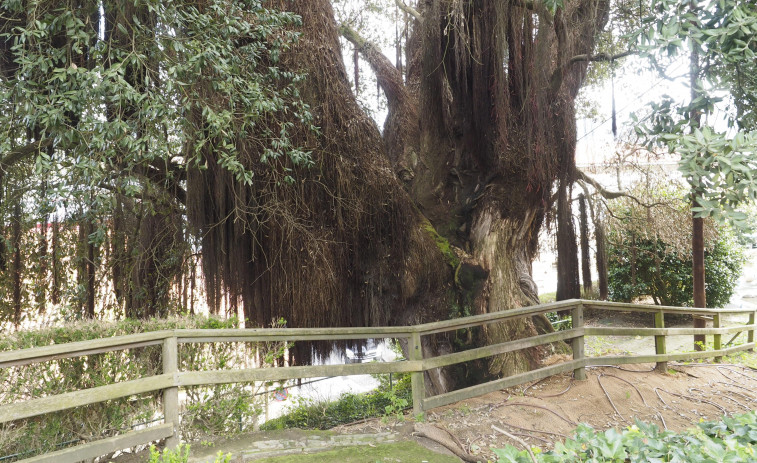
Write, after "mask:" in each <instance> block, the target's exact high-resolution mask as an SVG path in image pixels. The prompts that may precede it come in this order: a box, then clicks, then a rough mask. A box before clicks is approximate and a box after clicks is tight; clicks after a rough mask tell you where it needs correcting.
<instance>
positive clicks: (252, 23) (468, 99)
mask: <svg viewBox="0 0 757 463" xmlns="http://www.w3.org/2000/svg"><path fill="white" fill-rule="evenodd" d="M16 3H18V2H10V1H9V0H6V1H5V2H4V5H6V6H8V5H11V6H13V5H16ZM22 3H23V2H22ZM31 3H34V2H31ZM70 3H71V2H63V1H61V5H63V6H61V7H60V8H61V9H63V10H65V11H68V12H69V13H70V14H71V15H73V21H72V24H73V25H74V26H78V27H79V29H86V28H89V29H90V34H89V36H88V37H90V39H91V40H92V41H93V43H92V44H90V45H89V48H87V47H85V48H83V49H84V50H88V52H86V51H82V52H81V53H80V55H81V59H83V60H84V61H82V62H81V63H80V62H78V61H77V62H74V61H72V59H79V58H77V57H78V56H79V54H77V53H78V52H77V50H80V51H81V50H82V44H81V43H80V42H77V41H76V40H77V39H76V37H79V36H80V35H81V34H78V32H77V29H76V27H74V26H71V27H69V26H67V25H66V24H67V23H66V22H65V21H62V22H53V23H54V24H57V25H58V26H59V27H60V28H63V30H65V31H66V40H65V41H64V42H66V43H65V44H64V46H63V50H71V51H73V54H72V53H68V54H66V53H61V54H60V55H59V62H55V63H52V64H53V68H54V70H53V71H52V75H53V76H54V77H55V78H59V79H60V80H61V81H63V82H65V83H67V84H69V85H70V86H71V87H73V89H74V90H75V91H76V92H79V93H78V94H75V95H74V97H71V96H67V95H68V94H67V93H65V91H63V90H70V89H62V90H61V91H56V92H54V95H56V97H58V98H60V99H61V101H62V103H64V104H69V106H71V107H72V108H73V111H72V113H75V114H78V115H81V116H82V118H78V116H77V117H74V118H73V119H71V120H66V119H64V118H58V119H55V120H56V121H58V122H59V124H58V125H55V124H51V123H49V121H48V120H47V119H43V118H40V117H34V118H33V120H34V121H35V124H36V125H37V126H39V127H41V130H40V132H39V133H38V134H37V135H34V134H32V136H31V137H30V141H31V143H29V144H27V145H25V146H24V147H22V148H17V147H15V142H14V144H13V145H14V146H5V145H4V147H3V149H4V157H3V162H5V161H12V160H14V159H16V158H18V157H20V156H31V154H36V157H37V159H41V160H42V161H45V159H46V158H45V156H43V154H44V150H45V149H47V147H49V146H51V145H54V146H55V151H54V152H55V156H54V157H53V161H55V160H56V159H60V158H63V159H66V160H68V161H69V164H66V166H67V167H66V168H67V169H74V167H76V166H74V167H71V163H70V160H71V159H80V157H84V158H86V156H87V155H91V153H93V152H95V153H97V156H96V157H95V158H94V162H92V165H90V166H88V167H87V168H84V169H79V170H77V172H86V173H89V174H93V175H92V176H90V177H87V178H86V182H87V183H86V185H89V187H90V188H94V189H95V190H96V191H97V194H96V195H95V194H94V193H92V192H91V191H90V190H88V193H87V194H89V195H90V196H87V194H83V195H81V196H80V197H83V198H84V197H91V196H93V195H94V196H99V195H100V194H103V192H110V193H112V192H114V191H115V194H110V193H109V194H108V195H107V198H109V202H108V204H109V206H108V207H109V209H108V211H110V212H108V214H110V215H109V216H108V217H112V219H110V218H109V219H108V221H107V223H110V224H112V228H113V230H112V231H111V232H109V233H107V234H105V236H106V237H110V238H109V239H112V241H113V242H112V243H111V246H110V247H111V248H112V252H111V254H112V255H113V256H122V258H121V259H120V260H118V261H119V262H126V263H128V267H129V268H130V270H129V269H126V268H122V267H119V266H118V265H114V266H113V267H112V270H113V278H114V280H118V279H119V278H118V277H116V276H115V273H116V271H118V272H119V275H127V274H128V275H131V276H130V278H129V280H128V281H129V282H130V283H129V285H126V286H122V287H121V288H116V292H117V293H118V292H119V291H120V292H121V295H120V296H119V297H121V298H124V297H127V296H125V295H124V293H127V292H128V291H133V290H134V289H139V290H140V291H143V292H144V291H146V290H148V289H149V288H148V287H145V285H144V284H143V283H144V282H145V281H149V280H150V279H151V278H154V275H165V274H171V273H172V272H174V271H175V270H174V267H171V268H164V267H160V264H161V263H163V262H166V261H170V259H171V254H170V253H167V252H166V251H165V250H166V249H167V248H173V247H175V246H176V245H177V244H175V243H177V242H181V241H182V236H183V235H182V233H181V229H180V228H172V226H171V224H173V223H175V222H176V220H179V219H180V218H181V217H182V212H183V211H184V206H186V215H187V217H188V219H189V221H188V222H189V229H190V230H191V231H193V232H195V233H196V235H197V236H198V237H199V238H200V240H201V249H202V264H203V269H204V272H205V281H206V283H207V287H208V288H207V289H208V296H209V303H210V305H211V306H212V307H217V306H218V305H219V304H220V301H221V300H223V299H226V300H228V301H229V302H230V303H231V305H232V306H237V305H241V306H242V307H243V311H244V314H245V317H246V318H247V319H248V320H249V323H250V324H252V325H266V324H268V323H270V321H271V319H272V318H278V317H283V318H285V319H286V320H287V323H288V325H289V326H361V325H380V324H408V323H417V322H423V321H432V320H439V319H444V318H448V317H450V316H459V315H461V314H468V313H487V312H494V311H499V310H506V309H510V308H515V307H520V306H524V305H529V304H535V303H538V295H537V293H538V289H537V287H536V285H535V284H534V281H533V279H532V277H531V261H532V260H533V258H534V255H535V253H536V249H537V236H538V234H539V230H540V229H541V227H542V226H543V224H544V222H545V220H546V218H547V216H548V215H549V214H550V211H551V210H552V208H553V206H554V205H557V209H558V217H560V218H561V219H560V224H559V227H558V228H561V229H562V231H563V232H564V233H563V235H564V236H569V237H571V242H572V243H573V246H575V240H574V238H573V237H572V236H573V232H572V223H571V219H570V217H571V213H570V197H571V193H570V188H571V184H572V182H573V180H574V177H575V175H576V172H575V166H574V151H575V144H576V127H575V115H574V100H575V98H576V95H577V92H578V90H579V88H580V87H581V85H582V82H583V81H584V79H585V77H586V72H587V67H588V65H589V63H590V62H591V61H592V60H594V59H595V58H596V57H594V56H592V52H593V49H594V45H595V39H596V37H597V34H598V32H599V31H600V30H601V29H602V28H603V27H604V24H605V22H606V21H607V15H608V9H609V0H575V1H570V2H564V3H562V2H554V1H540V0H537V1H522V0H507V1H501V0H475V1H462V0H423V1H421V2H418V4H417V5H414V6H413V7H412V8H411V7H409V6H407V5H405V4H404V3H401V4H400V5H401V6H402V8H403V9H404V10H405V11H407V12H408V15H409V16H408V17H410V18H411V19H412V24H411V25H410V32H409V34H408V40H407V43H406V51H407V57H406V59H405V61H406V63H407V66H406V68H405V70H406V72H405V73H402V72H400V71H399V70H398V69H397V68H396V67H395V66H393V65H392V63H391V62H390V61H389V60H388V59H387V58H386V57H384V56H383V55H382V54H381V53H380V52H379V50H378V48H377V47H375V46H373V45H372V44H371V43H368V42H365V41H364V40H363V39H362V38H361V37H360V36H359V34H358V33H356V32H355V31H353V30H351V29H350V28H349V27H348V26H347V25H343V27H341V28H340V27H339V26H338V25H337V23H336V21H335V19H334V13H333V10H332V7H331V5H330V3H329V1H328V0H308V1H302V0H297V1H293V0H292V1H288V0H268V1H266V2H263V3H262V4H261V3H259V2H256V1H253V0H245V1H242V0H223V1H221V0H205V1H183V2H158V1H150V2H142V1H136V2H134V1H133V0H124V1H115V0H113V1H106V2H103V4H102V5H103V7H102V8H103V9H102V10H100V9H98V8H89V9H86V8H79V7H76V5H73V6H72V5H71V4H70ZM74 3H76V2H74ZM96 3H97V2H83V3H82V5H89V6H90V7H92V6H93V5H95V4H96ZM50 8H53V7H50ZM10 9H11V10H12V11H13V12H14V14H15V13H18V15H19V18H21V16H23V14H22V10H23V8H17V7H15V9H13V8H10ZM100 11H104V12H105V14H104V24H105V31H106V37H105V38H104V39H103V38H99V37H98V36H97V34H95V35H93V34H91V29H92V24H99V23H100V19H98V20H97V21H94V18H99V17H100V16H101V15H102V13H98V12H100ZM273 11H291V12H293V13H295V14H296V15H298V17H299V18H298V19H297V18H294V17H292V16H287V15H276V14H273V13H272V12H273ZM77 15H78V16H77ZM6 17H11V18H12V19H11V21H16V19H14V18H15V17H12V16H7V15H6V16H3V18H6ZM87 18H89V19H87ZM3 20H4V21H8V20H6V19H3ZM18 21H21V22H22V23H23V24H27V25H28V28H29V29H34V27H35V26H34V23H31V22H29V21H27V18H25V17H24V18H21V19H18ZM41 24H42V26H44V25H45V24H46V23H44V22H42V23H41ZM13 27H14V26H13V24H11V23H8V24H6V26H5V28H4V29H3V30H4V31H9V32H7V33H6V35H5V36H4V37H5V38H6V42H5V48H4V49H3V50H4V54H3V60H2V63H3V66H4V67H3V72H4V73H5V75H10V76H11V77H9V78H8V79H13V78H16V77H14V76H15V74H13V73H17V72H18V70H17V68H16V67H14V66H15V65H14V64H13V63H16V64H22V69H29V70H30V69H32V66H31V65H29V66H27V65H26V64H27V63H26V61H23V60H22V59H21V58H19V56H20V55H22V53H20V51H21V50H25V49H24V47H25V45H23V44H20V42H19V41H18V40H17V38H14V36H13V34H14V32H13V31H14V30H17V29H13ZM43 29H44V28H43ZM71 31H73V32H71ZM69 32H71V33H70V34H69ZM340 33H341V34H342V35H343V36H344V37H346V38H347V39H349V40H350V41H352V42H353V43H354V44H355V45H356V46H357V47H358V49H359V52H360V53H361V54H362V56H363V57H364V58H365V59H366V60H367V61H368V63H369V64H370V65H371V67H372V69H373V71H374V72H375V74H376V77H377V80H378V83H379V85H380V87H381V88H382V90H383V92H384V93H385V95H386V97H387V101H388V109H389V114H388V117H387V120H386V123H385V126H384V128H383V131H379V129H378V128H377V127H376V125H375V123H374V122H373V121H372V120H371V119H370V118H369V117H368V116H367V115H366V114H365V113H364V111H363V110H362V109H361V107H360V106H359V105H358V104H357V102H356V100H355V98H354V96H353V94H352V93H351V89H350V85H349V82H348V79H347V74H346V70H345V66H344V63H343V61H342V54H341V50H340V43H339V34H340ZM77 34H78V35H77ZM293 34H297V35H298V37H294V35H293ZM29 35H30V36H32V34H29ZM54 35H55V34H54V33H52V34H50V36H49V37H48V38H49V40H50V43H51V45H50V46H53V45H54V43H53V42H54V41H55V39H54ZM46 37H47V36H46ZM14 40H15V41H14ZM8 44H11V45H12V46H11V45H8ZM74 45H75V46H74ZM130 46H132V47H136V48H135V51H134V52H132V51H130V48H129V47H130ZM14 52H15V53H16V54H15V55H14ZM101 52H102V53H104V54H103V55H99V54H98V53H101ZM72 56H73V58H71V57H72ZM599 58H600V59H603V58H602V57H599ZM39 59H40V60H41V61H42V60H43V59H42V58H39ZM87 59H91V60H93V61H87ZM98 59H101V60H100V61H98ZM59 69H60V70H62V71H58V70H59ZM88 71H89V73H87V72H88ZM30 72H31V71H30ZM56 72H58V74H56ZM59 75H60V77H58V76H59ZM17 81H18V83H19V85H21V87H20V88H21V89H23V90H25V91H27V93H28V94H31V95H33V96H35V97H38V99H39V100H35V101H36V103H35V104H38V105H40V106H42V105H43V104H44V95H42V94H37V93H34V91H33V89H30V88H28V86H25V85H24V81H23V80H21V79H20V78H17ZM92 88H95V89H97V90H98V93H96V94H95V95H94V97H93V96H92ZM108 92H111V93H108ZM80 96H81V97H80ZM69 100H70V101H69ZM77 101H79V102H80V103H76V102H77ZM81 102H86V103H88V104H89V106H86V105H85V106H84V107H83V108H82V106H81V104H82V103H81ZM18 104H22V102H18ZM103 108H104V109H103ZM75 114H73V115H75ZM73 115H72V117H73ZM85 116H86V117H88V119H86V118H85ZM155 121H158V122H159V123H156V122H155ZM13 122H14V123H16V124H23V119H22V118H16V119H13ZM66 127H69V128H70V127H73V128H74V129H76V130H75V133H76V134H78V135H77V136H76V138H74V139H70V138H65V137H62V136H61V137H59V136H57V135H58V134H61V133H68V132H66ZM102 131H106V132H105V133H107V134H108V136H111V137H113V139H114V140H117V143H114V144H107V143H104V142H105V141H107V137H103V136H101V135H100V134H101V132H102ZM86 136H91V137H94V139H95V140H96V141H97V142H98V143H102V144H92V143H89V144H88V145H86V146H87V149H83V148H82V143H80V142H81V140H82V139H85V138H86ZM161 137H162V138H161ZM30 153H31V154H30ZM77 154H78V155H79V156H80V157H76V156H75V155H77ZM103 165H106V166H108V167H110V168H112V169H113V170H114V172H116V173H115V174H114V173H113V172H109V171H108V170H107V169H102V167H103ZM43 166H44V164H43ZM94 174H96V175H94ZM119 176H122V177H123V180H120V179H119ZM93 204H94V203H93ZM85 209H86V210H94V209H92V208H91V206H89V207H87V208H85ZM140 211H141V212H140ZM136 212H139V213H136ZM137 224H138V226H137ZM143 227H144V228H143ZM565 227H569V228H570V230H568V231H565V230H567V228H565ZM135 230H137V231H139V230H144V232H145V233H148V235H145V236H146V237H151V239H149V240H145V241H141V239H140V238H139V236H132V235H129V234H128V233H129V232H131V233H136V232H135ZM89 241H90V242H91V241H92V238H90V240H89ZM140 243H142V244H140ZM148 245H149V246H150V247H149V248H144V246H148ZM140 250H142V252H140ZM135 255H136V256H143V255H147V256H148V259H147V260H145V259H143V258H142V257H138V258H135V257H134V256H135ZM134 259H136V260H134ZM572 274H574V275H577V269H575V271H572ZM571 284H572V285H575V286H576V287H577V284H578V281H577V279H576V280H575V281H574V282H572V283H571ZM163 292H165V291H163ZM158 296H159V295H157V294H156V295H152V296H149V298H150V300H154V299H155V298H157V297H158ZM138 302H139V301H137V302H133V303H132V302H128V301H127V302H124V305H125V306H126V307H127V308H128V307H135V306H136V305H137V303H138ZM550 329H551V327H550V325H549V323H548V321H547V320H546V319H545V318H543V317H536V318H534V319H529V320H523V321H519V322H514V323H507V324H499V325H490V326H488V327H487V328H485V329H484V330H482V331H481V332H477V333H473V334H475V335H477V336H472V337H470V338H468V342H469V343H473V344H476V343H483V342H492V341H493V342H497V341H505V340H510V339H515V338H518V337H522V336H528V335H533V334H536V333H540V332H545V331H548V330H550ZM451 348H452V343H451V342H450V339H448V338H433V339H432V337H428V338H426V339H424V350H426V351H427V352H428V353H432V352H437V353H438V352H443V351H446V350H449V349H451ZM544 353H545V352H544V351H540V350H535V349H534V350H530V351H526V352H519V353H515V354H508V355H503V356H498V357H496V358H494V359H493V360H492V361H491V362H489V363H488V372H489V373H490V374H492V375H499V374H512V373H515V372H518V371H522V370H525V369H528V368H530V367H531V366H532V364H534V363H537V362H538V361H539V359H540V357H541V356H542V355H543V354H544ZM299 354H300V355H307V354H308V353H307V352H299ZM430 377H431V381H430V382H429V385H430V387H431V388H432V389H434V390H437V391H441V390H447V389H449V388H450V387H452V384H451V383H450V382H449V377H448V376H447V375H445V374H441V373H440V372H435V373H434V374H432V375H430Z"/></svg>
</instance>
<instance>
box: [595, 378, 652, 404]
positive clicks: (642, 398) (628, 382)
mask: <svg viewBox="0 0 757 463" xmlns="http://www.w3.org/2000/svg"><path fill="white" fill-rule="evenodd" d="M602 376H609V377H611V378H615V379H619V380H621V381H623V382H624V383H626V384H628V385H629V386H631V387H632V388H634V390H635V391H636V393H637V394H639V397H641V401H642V402H644V405H645V406H647V407H649V404H648V403H647V401H646V400H644V396H643V395H641V391H639V388H637V387H636V386H634V385H633V383H631V382H630V381H627V380H625V379H623V378H621V377H620V376H615V375H608V374H606V373H603V374H601V375H599V376H598V377H597V379H599V378H600V377H602Z"/></svg>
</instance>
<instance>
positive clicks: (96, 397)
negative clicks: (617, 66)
mask: <svg viewBox="0 0 757 463" xmlns="http://www.w3.org/2000/svg"><path fill="white" fill-rule="evenodd" d="M586 309H592V310H609V311H626V312H644V313H651V314H653V315H654V327H653V328H627V327H613V328H609V327H608V328H606V327H585V326H584V323H583V319H584V311H585V310H586ZM555 311H570V313H571V321H572V328H570V329H567V330H564V331H558V332H554V333H548V334H542V335H538V336H533V337H529V338H524V339H517V340H511V341H507V342H502V343H497V344H492V345H487V346H483V347H478V348H473V349H469V350H466V351H462V352H455V353H451V354H444V355H439V356H436V357H429V358H426V357H424V354H423V349H422V337H423V336H430V335H434V334H438V333H444V332H449V331H454V330H459V329H465V328H473V327H481V326H484V325H487V324H491V323H501V322H504V321H508V320H516V319H521V318H525V317H532V316H535V315H542V314H545V313H548V312H555ZM666 314H686V315H692V314H693V315H699V316H708V317H712V321H713V327H712V328H666V327H665V315H666ZM735 314H744V315H748V318H749V319H748V321H747V322H746V324H742V325H736V326H729V327H725V326H722V323H721V322H722V316H724V315H735ZM755 329H757V325H756V324H755V311H754V310H752V309H699V308H688V307H685V308H684V307H667V306H652V305H638V304H624V303H614V302H598V301H585V300H569V301H561V302H556V303H549V304H540V305H536V306H530V307H523V308H518V309H512V310H506V311H499V312H492V313H487V314H483V315H474V316H470V317H463V318H458V319H454V320H444V321H440V322H433V323H425V324H420V325H415V326H397V327H374V328H270V329H269V328H259V329H218V330H212V329H176V330H163V331H155V332H149V333H139V334H131V335H125V336H117V337H112V338H107V339H96V340H91V341H80V342H73V343H68V344H61V345H52V346H44V347H35V348H29V349H22V350H16V351H11V352H0V367H2V368H8V367H19V366H24V365H29V364H32V363H38V362H48V361H54V360H59V359H65V358H72V357H80V356H87V355H93V354H101V353H106V352H113V351H119V350H126V349H135V348H141V347H146V346H153V345H162V355H163V372H162V374H158V375H154V376H150V377H146V378H140V379H135V380H130V381H122V382H118V383H114V384H110V385H106V386H100V387H95V388H91V389H84V390H79V391H73V392H68V393H64V394H58V395H53V396H48V397H42V398H36V399H30V400H26V401H23V402H20V403H13V404H7V405H2V406H0V424H2V423H7V422H11V421H15V420H21V419H25V418H31V417H35V416H40V415H45V414H48V413H53V412H59V411H63V410H68V409H72V408H75V407H80V406H84V405H89V404H94V403H98V402H104V401H107V400H112V399H118V398H123V397H129V396H133V395H137V394H142V393H149V392H162V395H163V407H164V409H163V414H164V424H161V425H157V426H153V427H150V428H147V429H143V430H139V431H132V432H128V433H125V434H121V435H119V436H116V437H112V438H108V439H101V440H98V441H93V442H89V443H86V444H82V445H78V446H75V447H71V448H68V449H64V450H60V451H57V452H53V453H48V454H46V455H41V456H37V457H34V458H29V459H26V460H23V461H25V462H27V461H28V462H37V461H39V462H42V461H44V462H60V461H79V460H84V459H89V458H96V457H98V456H101V455H104V454H106V453H109V452H112V451H116V450H121V449H125V448H129V447H133V446H136V445H142V444H147V443H149V442H154V441H157V440H161V439H166V445H167V446H175V445H177V444H178V443H179V440H178V431H177V427H178V421H179V396H178V391H179V388H182V387H191V386H211V385H217V384H228V383H252V382H259V381H284V380H290V379H299V378H313V377H325V376H347V375H365V374H388V373H410V374H411V385H412V395H413V411H414V413H416V414H417V413H423V412H424V411H425V410H429V409H431V408H435V407H439V406H443V405H447V404H450V403H454V402H458V401H460V400H465V399H469V398H471V397H475V396H479V395H482V394H486V393H489V392H493V391H496V390H500V389H503V388H507V387H512V386H516V385H519V384H523V383H526V382H530V381H535V380H539V379H543V378H546V377H549V376H552V375H555V374H560V373H566V372H569V371H573V374H574V376H575V378H576V379H579V380H580V379H585V378H586V376H585V368H586V367H588V366H597V365H620V364H629V363H655V364H656V365H657V369H658V370H661V371H665V370H667V362H669V361H673V360H687V359H699V358H708V357H715V358H716V359H717V358H720V357H722V356H724V355H728V354H731V353H735V352H740V351H744V350H753V349H754V348H755V340H754V331H755ZM742 332H747V342H746V343H745V344H741V345H737V346H732V347H728V345H727V344H730V341H729V343H727V344H726V346H723V343H722V336H723V335H724V334H725V335H729V334H736V335H738V334H739V333H742ZM702 334H704V335H712V336H713V346H714V349H713V350H709V351H701V352H684V353H668V352H667V349H666V338H667V337H668V336H679V335H687V336H688V335H702ZM587 336H648V337H652V338H654V346H655V354H653V355H624V356H601V357H586V356H585V353H584V342H585V338H586V337H587ZM375 338H397V339H405V340H406V342H407V357H408V359H407V360H406V361H394V362H386V363H358V364H344V365H310V366H289V367H283V368H245V369H227V370H212V371H181V370H180V369H179V368H178V360H177V359H178V345H179V344H192V343H193V344H200V343H221V342H282V341H283V342H296V341H337V340H359V339H375ZM733 339H735V336H734V338H732V339H731V341H733ZM568 341H569V342H570V345H571V347H572V350H573V359H572V360H569V361H566V362H563V363H560V364H556V365H551V366H547V367H542V368H538V369H535V370H532V371H528V372H523V373H519V374H515V375H512V376H508V377H506V378H501V379H497V380H494V381H489V382H487V383H484V384H479V385H475V386H470V387H467V388H464V389H459V390H455V391H451V392H446V393H444V394H439V395H436V396H432V397H426V391H425V389H426V388H425V380H424V372H427V371H429V370H433V369H435V368H442V367H447V366H450V365H455V364H460V363H464V362H470V361H474V360H479V359H483V358H486V357H491V356H494V355H500V354H505V353H508V352H515V351H519V350H522V349H528V348H532V347H537V346H542V345H546V344H551V343H555V342H568ZM692 345H693V344H692Z"/></svg>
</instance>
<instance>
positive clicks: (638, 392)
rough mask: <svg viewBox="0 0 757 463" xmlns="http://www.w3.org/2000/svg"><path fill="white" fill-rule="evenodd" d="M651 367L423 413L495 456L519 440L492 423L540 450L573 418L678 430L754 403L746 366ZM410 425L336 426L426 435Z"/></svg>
mask: <svg viewBox="0 0 757 463" xmlns="http://www.w3.org/2000/svg"><path fill="white" fill-rule="evenodd" d="M750 355H751V356H755V357H757V354H754V353H752V354H750ZM653 367H654V365H651V364H648V365H632V366H625V367H622V368H618V367H597V368H590V369H587V378H588V379H587V380H586V381H575V380H573V379H572V378H571V377H570V376H568V375H561V376H554V377H551V378H547V379H546V380H543V381H541V382H537V383H531V384H527V385H524V386H520V387H515V388H510V389H506V390H503V391H498V392H493V393H490V394H487V395H485V396H481V397H477V398H474V399H470V400H466V401H464V402H459V403H457V404H454V405H449V406H446V407H440V408H436V409H433V410H430V411H429V412H428V413H427V418H426V421H427V423H429V424H433V425H436V426H438V427H440V428H443V429H446V430H447V431H449V432H450V433H452V434H453V435H454V436H456V437H457V438H458V440H459V441H460V442H461V443H462V444H463V447H464V448H465V450H467V451H468V452H469V453H471V454H473V455H477V456H480V457H481V460H482V461H486V459H491V458H492V457H493V454H492V452H491V449H493V448H501V447H502V446H504V445H505V444H512V445H515V446H516V447H522V445H521V444H520V443H518V442H515V441H513V440H512V439H509V438H507V437H506V436H504V435H503V434H501V433H500V432H498V431H497V430H495V429H494V428H493V426H494V427H498V428H500V429H503V430H505V431H507V432H508V433H510V434H513V435H516V436H518V437H519V438H520V439H522V440H523V441H525V442H526V443H528V444H529V445H531V446H538V447H541V448H542V449H545V450H546V449H549V448H551V447H552V446H553V443H554V442H555V441H558V440H564V439H565V438H567V437H569V436H570V435H571V433H572V432H573V430H574V429H575V427H576V425H577V424H578V423H579V422H581V423H587V424H589V425H591V426H592V427H594V428H595V429H599V430H604V429H608V428H623V427H626V426H630V425H632V424H633V423H634V420H635V419H639V420H642V421H645V422H648V423H655V424H657V425H658V426H659V427H660V428H663V429H670V430H675V431H681V430H684V429H687V428H691V427H693V426H694V425H695V424H696V423H697V422H699V421H700V420H714V419H717V418H719V417H720V416H722V415H724V414H726V413H729V414H730V413H739V412H741V413H744V412H746V411H749V410H755V409H757V371H754V370H752V369H751V368H748V367H744V366H741V365H705V364H694V365H682V364H670V368H669V370H668V372H667V373H657V372H655V371H653ZM412 429H413V427H412V425H411V424H409V423H401V422H386V420H383V421H382V420H379V419H377V420H371V421H369V422H365V423H360V424H353V425H345V426H341V427H340V428H337V429H335V431H337V432H347V433H349V432H378V431H389V430H392V431H395V432H399V433H401V434H404V435H405V437H407V438H409V439H416V440H419V441H421V443H424V442H423V441H424V440H425V439H418V438H416V437H415V436H414V435H413V432H412ZM435 449H436V450H438V447H435Z"/></svg>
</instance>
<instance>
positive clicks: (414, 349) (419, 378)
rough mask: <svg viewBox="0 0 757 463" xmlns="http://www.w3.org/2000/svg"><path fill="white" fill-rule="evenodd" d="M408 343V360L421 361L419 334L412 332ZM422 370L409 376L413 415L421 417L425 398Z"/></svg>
mask: <svg viewBox="0 0 757 463" xmlns="http://www.w3.org/2000/svg"><path fill="white" fill-rule="evenodd" d="M409 341H410V342H409V343H408V351H409V352H408V355H409V357H410V360H420V361H421V362H422V361H423V346H422V345H421V334H420V333H418V332H413V333H412V335H411V337H410V339H409ZM423 374H424V372H423V370H421V371H416V372H413V373H411V374H410V385H411V387H412V391H413V415H415V416H418V415H423V399H424V398H425V397H426V384H425V381H424V379H423Z"/></svg>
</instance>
